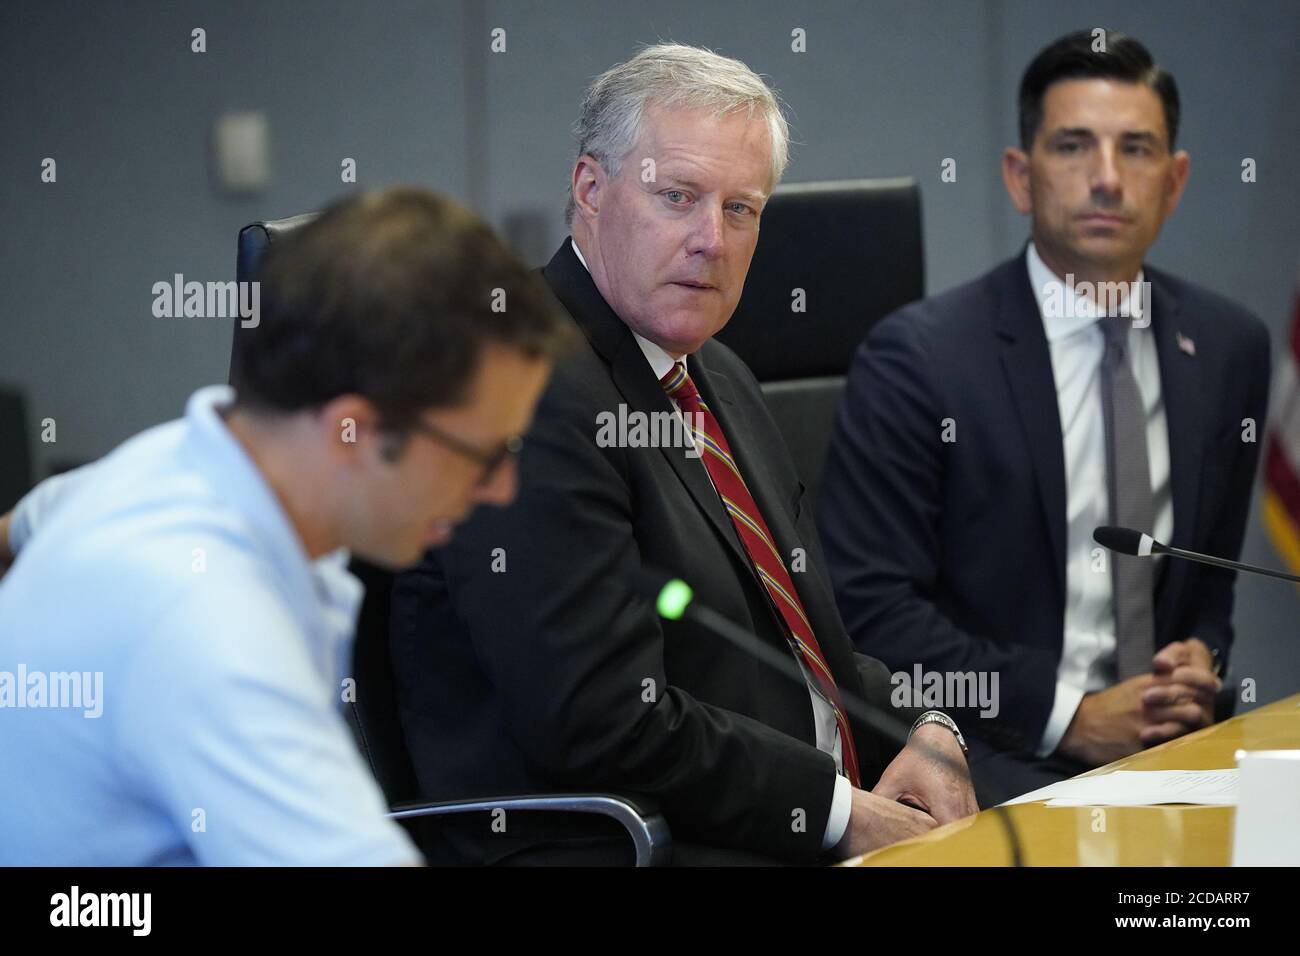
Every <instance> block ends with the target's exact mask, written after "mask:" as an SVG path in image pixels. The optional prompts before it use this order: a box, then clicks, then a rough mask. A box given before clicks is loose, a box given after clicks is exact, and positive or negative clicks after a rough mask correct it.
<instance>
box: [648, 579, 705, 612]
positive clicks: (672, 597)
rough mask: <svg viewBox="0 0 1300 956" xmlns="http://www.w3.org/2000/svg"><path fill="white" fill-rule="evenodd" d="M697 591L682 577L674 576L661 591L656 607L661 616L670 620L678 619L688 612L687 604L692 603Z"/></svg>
mask: <svg viewBox="0 0 1300 956" xmlns="http://www.w3.org/2000/svg"><path fill="white" fill-rule="evenodd" d="M694 597H695V593H694V592H693V591H692V590H691V586H690V585H689V584H687V583H686V582H685V581H683V580H681V579H680V578H673V580H671V581H669V582H668V583H667V584H665V585H664V586H663V590H661V591H660V592H659V600H658V601H657V602H656V603H655V609H656V610H657V611H658V612H659V616H660V617H662V618H666V619H668V620H670V621H677V620H680V619H681V616H682V615H683V614H685V613H686V605H688V604H690V603H691V599H692V598H694Z"/></svg>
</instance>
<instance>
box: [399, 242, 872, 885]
mask: <svg viewBox="0 0 1300 956" xmlns="http://www.w3.org/2000/svg"><path fill="white" fill-rule="evenodd" d="M543 275H544V277H545V279H546V281H547V282H548V283H549V285H550V286H551V288H552V289H553V290H554V292H555V294H556V295H557V296H558V298H559V299H560V301H561V302H562V303H563V305H564V306H565V308H566V309H567V310H568V311H569V313H570V315H572V317H573V319H574V321H575V322H576V323H577V324H578V326H579V327H580V329H581V331H582V333H583V336H582V340H581V342H580V344H579V346H578V348H577V349H576V353H575V354H573V355H571V356H568V357H567V358H566V359H565V360H564V361H562V362H561V363H559V364H558V365H557V368H556V371H555V373H554V376H553V378H552V380H551V382H550V384H549V387H548V388H547V390H546V392H545V393H544V395H543V397H542V400H541V402H540V403H539V406H538V410H537V414H536V418H535V422H534V425H533V427H532V429H531V430H530V432H529V433H528V435H527V436H526V438H525V448H524V452H523V455H522V458H521V463H520V482H519V494H518V498H517V500H516V501H515V503H514V504H513V505H512V506H510V507H508V508H504V509H496V508H483V509H480V510H479V511H478V512H477V513H476V514H475V515H474V517H473V518H472V519H471V520H470V521H469V522H467V523H466V524H465V525H464V526H462V527H461V528H460V529H459V530H458V531H457V534H456V537H455V539H454V541H453V542H452V543H451V544H449V545H448V546H446V547H445V548H443V549H441V550H440V551H437V552H434V553H431V555H430V557H429V558H428V559H427V560H426V561H425V562H424V564H423V565H422V566H420V567H419V568H418V569H417V570H414V571H411V572H408V573H406V574H404V575H402V576H401V577H400V578H399V580H398V582H397V585H396V587H395V588H394V594H393V600H394V607H393V627H394V630H393V660H394V669H395V671H396V677H397V681H398V686H399V695H398V696H399V700H400V704H401V709H402V717H403V724H404V728H405V731H406V735H407V743H408V746H409V748H410V751H411V754H412V757H413V760H414V763H415V768H416V773H417V776H418V778H419V781H420V785H421V789H422V791H423V795H424V796H426V797H429V798H451V797H460V796H465V795H469V794H489V793H516V792H538V791H560V790H567V791H574V790H578V791H590V790H612V791H627V792H633V793H637V794H641V795H645V796H649V797H650V798H651V799H653V800H655V801H656V802H657V803H658V804H659V806H660V807H661V808H662V810H663V811H664V813H665V816H666V817H667V819H668V822H669V825H670V827H671V829H672V831H673V837H674V841H678V840H683V841H684V840H692V841H697V842H701V843H706V844H713V845H718V846H724V847H734V848H739V849H744V850H748V851H751V852H756V853H760V854H764V855H767V856H771V857H777V858H782V859H787V860H793V861H800V860H805V861H811V860H814V859H816V858H817V857H818V855H819V853H820V844H821V840H822V837H823V834H824V831H825V828H826V820H827V814H828V812H829V809H830V804H831V796H832V791H833V787H834V778H835V764H834V761H833V759H832V758H831V757H830V756H829V755H827V754H825V753H823V752H821V751H819V750H818V749H817V748H816V746H815V734H814V729H813V715H812V706H811V702H810V699H809V693H808V689H807V687H806V686H805V685H803V684H802V683H797V682H795V681H793V680H790V679H789V678H787V677H785V676H782V675H781V674H779V673H777V672H776V671H774V670H772V669H770V668H769V667H768V666H766V665H764V664H763V663H761V662H759V661H757V660H755V659H752V658H751V657H749V656H746V654H744V653H743V652H741V651H739V650H737V649H735V648H734V647H733V646H732V645H730V644H728V643H726V642H724V641H722V640H719V639H718V638H716V637H714V636H713V635H711V634H710V633H708V632H706V631H704V630H702V629H700V628H698V627H697V626H696V625H694V624H691V623H689V622H664V621H661V620H659V619H658V618H657V616H656V615H655V613H654V611H653V609H652V607H651V605H650V603H649V602H648V601H647V600H645V599H644V598H641V597H638V596H635V595H634V593H633V592H632V590H630V588H629V579H630V576H631V575H632V573H633V572H635V571H636V570H637V569H639V568H641V567H643V566H650V567H655V568H661V569H665V570H668V571H670V572H672V573H674V574H677V575H679V576H680V577H682V578H683V579H685V580H686V581H687V582H688V583H689V584H690V585H691V586H692V587H693V588H694V590H695V593H696V595H697V600H698V601H700V602H702V603H704V604H706V605H708V606H710V607H712V608H714V609H716V610H717V611H719V612H721V613H722V614H724V615H726V616H727V617H728V618H730V619H731V620H732V621H734V622H736V623H737V624H739V625H741V626H742V627H744V628H746V629H748V630H749V631H751V632H753V633H754V634H756V635H758V636H759V638H760V639H762V640H763V641H764V642H766V643H768V644H770V645H771V646H773V647H777V648H780V649H781V650H782V651H784V652H785V653H789V650H788V645H787V644H786V641H785V638H784V636H783V632H782V630H781V626H780V624H779V622H778V619H777V617H776V612H775V611H774V610H773V609H772V607H771V605H770V603H769V602H768V600H767V598H766V595H765V592H764V591H763V590H762V588H761V587H760V585H759V584H758V583H757V580H756V579H755V577H754V575H753V572H752V571H751V570H750V566H749V564H748V561H747V559H746V557H745V554H744V551H743V547H742V545H741V543H740V541H739V539H738V537H737V536H736V534H735V531H734V529H733V528H732V526H731V523H730V520H729V519H728V517H727V515H726V513H725V511H724V510H723V507H722V504H721V502H720V500H719V499H718V496H717V494H716V492H715V491H714V489H713V486H712V485H711V483H710V481H709V478H708V475H707V473H706V471H705V467H704V464H703V462H702V461H700V460H699V459H697V458H687V457H686V456H685V452H684V449H682V448H646V447H642V448H627V447H600V446H599V444H598V442H597V440H596V435H597V421H598V415H600V414H601V413H602V412H613V413H615V414H617V412H618V409H619V406H620V404H622V405H625V406H626V407H627V409H628V410H629V411H639V412H663V413H669V414H671V413H672V406H671V405H670V404H669V401H668V399H667V397H666V396H665V394H664V391H663V389H662V387H661V386H660V385H659V383H658V381H657V380H656V379H655V376H654V373H653V372H652V371H651V369H650V366H649V363H648V362H647V361H646V359H645V356H644V355H643V354H642V352H641V350H640V348H639V347H638V346H637V344H636V341H635V340H634V339H633V337H632V333H631V331H630V330H629V329H628V328H627V326H626V325H624V324H623V322H622V321H621V320H620V319H619V318H618V317H617V316H616V315H615V314H614V312H613V311H612V310H611V309H610V308H609V306H608V305H607V304H606V303H605V301H604V299H603V298H602V297H601V295H600V293H599V292H598V290H597V289H596V286H595V284H594V283H593V281H592V280H591V277H590V275H589V274H588V273H587V271H586V269H584V267H583V266H582V264H581V263H580V262H579V261H578V259H577V257H576V256H575V255H574V253H573V251H572V249H571V248H570V245H569V242H568V241H567V240H566V241H565V243H564V245H563V246H562V247H561V248H560V250H559V252H557V253H556V255H555V257H554V258H553V259H552V260H551V262H550V264H549V265H547V266H546V268H545V269H544V270H543ZM688 368H689V369H690V372H691V375H692V377H693V378H694V380H695V382H696V383H697V385H698V387H699V388H700V391H701V393H702V394H703V395H704V397H705V400H706V401H707V402H708V404H709V406H710V408H711V409H712V410H713V411H714V413H715V414H716V416H717V418H718V420H719V421H720V423H721V425H722V427H723V429H724V431H725V433H726V435H727V438H728V440H729V442H730V444H731V447H732V449H733V451H734V452H735V455H736V458H737V460H738V463H739V466H740V469H741V472H742V474H743V475H744V477H745V480H746V482H747V483H748V485H749V488H750V490H751V492H752V493H753V495H754V498H755V499H756V501H757V503H758V505H759V508H760V509H761V510H762V513H763V516H764V517H765V518H766V520H767V523H768V525H769V527H770V528H771V531H772V534H773V535H774V537H775V539H776V543H777V546H778V548H779V549H780V551H781V553H782V554H784V555H791V554H792V553H793V552H794V549H795V548H803V549H804V550H805V553H806V558H807V570H806V571H804V572H801V573H794V574H793V575H792V577H793V579H794V581H795V586H796V588H797V590H798V592H799V596H800V598H801V599H802V601H803V604H804V607H805V609H806V611H807V613H808V617H809V619H810V621H811V623H812V626H813V629H814V631H815V633H816V634H817V637H818V639H819V642H820V644H821V646H822V649H823V651H824V653H825V656H826V658H827V662H828V663H829V665H830V667H831V670H832V672H833V673H834V675H835V677H836V680H837V682H838V683H839V685H840V686H841V688H844V689H845V690H847V691H849V692H851V693H859V694H861V693H863V683H862V679H861V678H860V675H859V671H858V661H857V660H855V655H854V652H853V647H852V645H851V643H850V642H849V639H848V636H847V634H846V633H845V631H844V628H843V625H842V623H841V621H840V618H839V614H838V612H837V610H836V607H835V602H834V597H833V595H832V592H831V587H830V581H829V578H828V577H827V576H826V574H825V565H824V563H823V559H822V555H821V551H820V546H819V544H818V541H817V535H816V530H815V527H814V520H813V515H812V514H811V509H810V508H808V507H807V506H805V504H804V503H803V500H802V498H803V486H802V485H801V484H800V482H799V480H798V478H797V476H796V473H795V468H794V465H793V463H792V462H791V461H790V460H789V456H788V453H787V451H786V448H785V446H784V444H783V442H782V439H781V437H780V435H779V433H778V431H777V428H776V425H775V424H774V423H773V421H772V419H771V417H770V416H769V414H768V412H767V409H766V407H765V405H764V404H763V399H762V396H761V393H760V391H759V388H758V384H757V382H756V381H755V379H754V377H753V375H752V374H751V373H750V371H749V370H748V368H746V366H745V365H744V364H743V363H742V362H741V361H740V360H739V359H738V358H737V357H736V356H735V354H734V353H732V352H731V351H730V350H729V349H727V348H726V347H725V346H723V345H721V344H720V343H717V342H713V341H710V342H708V343H706V344H705V345H704V347H703V348H701V349H700V350H699V352H698V353H696V354H695V355H692V356H691V357H690V358H689V360H688ZM497 549H500V550H499V551H498V550H497ZM494 555H495V556H496V557H497V558H499V559H501V560H504V561H505V570H504V571H494V570H493V561H494ZM788 563H789V562H788ZM498 567H500V565H499V563H498ZM863 665H864V668H865V670H866V672H867V674H868V675H869V676H870V677H871V680H872V681H874V684H875V686H874V688H873V689H872V691H871V696H872V698H873V699H874V700H875V701H876V702H877V703H879V704H881V705H887V704H888V698H889V678H888V673H887V672H886V671H885V670H884V668H883V666H882V665H880V664H879V662H874V661H865V662H863ZM854 731H855V736H856V739H857V745H858V752H859V756H860V761H861V767H862V771H863V777H864V779H865V781H866V786H868V787H870V786H871V785H873V784H874V782H875V780H876V778H877V777H878V776H879V774H880V772H881V771H882V770H883V768H884V766H885V765H886V763H887V762H888V760H889V759H890V758H892V756H893V755H894V753H895V752H896V749H897V748H896V747H895V746H893V745H891V744H889V743H887V742H886V741H884V740H882V739H881V738H880V737H879V736H878V735H877V734H875V733H873V732H872V731H871V730H869V729H868V728H867V727H865V726H859V725H855V726H854ZM476 825H477V826H478V833H477V835H476V834H467V833H465V832H463V831H464V829H465V828H463V827H462V828H460V830H457V831H447V830H445V828H442V827H440V830H443V831H444V832H446V833H447V834H448V839H450V840H451V841H452V842H454V843H455V844H456V851H457V852H458V853H459V854H461V855H462V856H463V857H468V858H479V859H485V860H489V861H491V860H497V859H501V858H503V857H505V856H507V855H508V854H510V853H514V852H517V851H519V850H521V849H527V848H528V847H529V846H530V845H532V844H534V843H535V842H536V841H538V840H546V839H549V838H551V837H555V836H556V835H557V834H562V835H564V836H566V837H573V838H577V837H575V835H574V830H575V825H574V824H573V823H572V821H569V822H568V823H567V824H565V825H564V826H563V827H561V826H559V825H558V824H556V823H547V824H546V826H545V827H539V826H536V825H533V824H531V823H527V822H523V821H521V822H520V825H521V826H524V827H527V829H526V830H520V831H518V832H517V833H515V832H511V831H510V828H509V827H508V828H507V831H508V832H507V833H506V834H491V833H489V832H488V831H487V827H486V825H485V824H482V823H479V824H476Z"/></svg>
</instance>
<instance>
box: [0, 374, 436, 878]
mask: <svg viewBox="0 0 1300 956" xmlns="http://www.w3.org/2000/svg"><path fill="white" fill-rule="evenodd" d="M232 397H233V393H232V392H231V391H230V389H228V388H226V387H224V386H213V387H210V388H205V389H201V390H200V391H198V392H196V393H195V394H194V395H193V396H192V397H191V399H190V401H189V404H188V406H187V408H186V414H185V417H184V418H183V419H181V420H179V421H174V422H169V423H167V424H164V425H159V426H157V427H155V428H152V429H149V430H148V431H145V432H143V433H141V434H140V435H137V436H136V437H134V438H132V439H130V440H129V441H127V442H125V443H124V444H123V445H121V446H120V447H119V448H117V449H116V450H115V451H114V452H112V453H111V454H110V455H108V456H107V457H105V458H104V459H102V460H100V461H98V462H96V463H94V464H92V465H89V466H87V467H85V468H83V469H80V470H78V471H77V472H74V473H71V474H69V475H68V476H64V477H63V478H62V479H61V480H52V481H51V482H47V483H45V484H43V485H41V486H39V487H38V488H37V489H36V490H34V491H33V492H32V493H31V494H30V495H29V496H28V497H27V498H25V499H24V500H23V501H22V502H20V503H19V506H18V507H17V509H15V514H14V519H13V526H12V528H11V532H10V538H11V541H12V543H13V545H14V546H15V550H18V551H19V556H18V559H17V561H16V562H15V564H14V566H13V568H12V569H11V570H10V572H9V574H8V575H6V576H5V578H4V579H3V580H2V581H0V766H2V767H3V768H4V779H3V782H0V864H4V865H14V864H37V865H42V864H44V865H52V864H73V865H142V864H194V863H200V864H217V865H244V864H281V865H284V864H287V865H296V864H304V865H316V864H320V865H331V864H359V865H380V864H397V863H413V862H418V861H419V854H418V853H417V851H416V850H415V848H414V846H413V845H412V843H411V841H410V839H409V838H408V837H407V835H406V833H405V832H404V831H403V830H402V829H401V828H400V827H399V826H398V825H397V824H396V823H394V822H393V821H391V820H389V819H388V818H387V817H386V812H387V808H386V806H385V802H384V799H383V796H382V794H381V793H380V791H379V788H378V786H377V784H376V783H375V781H374V778H373V776H372V775H371V773H370V771H369V769H368V768H367V767H366V765H365V763H364V762H363V760H362V758H361V755H360V753H359V752H358V750H357V748H356V745H355V743H354V742H353V739H352V736H351V733H350V731H349V730H348V727H347V724H346V722H345V721H344V719H343V716H342V713H341V701H342V699H343V691H342V688H343V686H344V684H343V682H344V680H345V679H346V678H347V676H348V672H349V670H350V667H351V650H352V639H353V634H354V628H355V623H356V615H357V611H358V609H359V605H360V601H361V596H362V588H361V584H360V582H359V581H357V580H356V579H355V578H354V577H353V576H352V575H351V574H349V573H348V572H347V570H346V567H345V564H346V557H347V556H346V554H343V553H339V554H337V555H333V556H330V557H329V558H326V559H322V560H320V561H317V562H311V561H310V560H309V559H308V556H307V554H306V552H305V551H304V549H303V546H302V543H301V540H300V539H299V538H298V536H297V534H296V532H295V531H294V529H293V527H292V525H291V524H290V522H289V520H288V518H287V516H286V515H285V513H284V511H283V509H282V508H281V506H280V504H279V501H278V500H277V499H276V497H275V495H274V494H273V493H272V491H271V489H270V488H269V486H268V485H267V484H266V482H265V481H264V480H263V478H262V476H261V473H260V472H259V471H258V470H257V468H256V467H255V466H254V464H253V462H252V461H251V459H250V458H249V457H248V455H247V454H246V453H245V452H244V450H243V448H242V447H241V446H240V445H239V443H238V442H237V441H236V440H235V439H234V437H233V436H232V435H231V433H230V432H229V430H228V429H227V428H226V426H225V424H224V422H223V421H222V419H221V416H220V414H219V413H218V409H219V407H220V406H221V405H223V404H225V403H228V402H229V401H230V400H231V398H232ZM303 480H304V481H309V480H311V478H310V476H304V478H303ZM34 529H35V530H36V531H37V533H35V534H33V530H34Z"/></svg>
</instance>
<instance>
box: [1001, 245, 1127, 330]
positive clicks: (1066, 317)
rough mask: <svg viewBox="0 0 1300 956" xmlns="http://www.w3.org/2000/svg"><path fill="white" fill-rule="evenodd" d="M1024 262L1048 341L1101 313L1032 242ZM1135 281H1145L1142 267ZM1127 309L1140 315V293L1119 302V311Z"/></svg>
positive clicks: (1122, 311)
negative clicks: (1133, 298)
mask: <svg viewBox="0 0 1300 956" xmlns="http://www.w3.org/2000/svg"><path fill="white" fill-rule="evenodd" d="M1025 265H1026V267H1027V268H1028V270H1029V285H1030V287H1031V288H1032V289H1033V290H1034V300H1035V301H1036V302H1037V303H1038V313H1039V315H1040V316H1041V317H1042V319H1043V330H1044V331H1045V332H1046V333H1047V341H1049V342H1056V341H1058V340H1060V339H1064V338H1067V337H1069V336H1071V335H1073V334H1074V333H1076V332H1078V331H1080V330H1081V329H1084V328H1087V327H1088V326H1090V325H1092V324H1093V323H1094V322H1096V321H1097V319H1098V318H1099V317H1100V312H1099V310H1098V308H1097V303H1096V302H1095V301H1094V300H1093V299H1092V298H1090V297H1089V296H1087V295H1085V294H1084V293H1082V292H1080V291H1079V290H1078V289H1077V288H1075V289H1071V288H1070V287H1069V286H1067V285H1066V284H1065V283H1064V282H1063V281H1062V280H1061V278H1060V277H1059V276H1058V275H1057V274H1056V273H1055V272H1053V271H1052V270H1051V269H1050V268H1049V267H1048V265H1047V263H1045V262H1044V261H1043V257H1042V256H1040V255H1039V254H1038V250H1037V249H1036V248H1035V247H1034V244H1033V243H1032V242H1030V243H1029V247H1028V249H1027V250H1026V251H1025ZM1134 281H1135V282H1138V283H1141V282H1143V281H1145V275H1144V273H1143V270H1141V269H1139V270H1138V274H1137V277H1136V278H1135V279H1134ZM1071 299H1072V300H1073V301H1071ZM1066 303H1069V305H1070V308H1068V309H1063V308H1061V306H1062V305H1064V304H1066ZM1130 310H1131V311H1132V312H1133V313H1134V314H1135V315H1136V316H1137V317H1140V316H1141V314H1142V302H1141V298H1140V297H1139V298H1138V299H1136V300H1132V299H1131V297H1130V298H1126V299H1125V300H1124V301H1123V302H1122V303H1121V305H1120V309H1119V311H1120V314H1121V315H1129V314H1130ZM1135 327H1136V328H1144V327H1145V326H1135Z"/></svg>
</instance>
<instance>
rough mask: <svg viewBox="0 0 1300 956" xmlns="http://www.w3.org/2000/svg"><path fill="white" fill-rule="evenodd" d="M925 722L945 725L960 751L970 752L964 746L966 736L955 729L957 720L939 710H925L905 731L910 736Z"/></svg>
mask: <svg viewBox="0 0 1300 956" xmlns="http://www.w3.org/2000/svg"><path fill="white" fill-rule="evenodd" d="M925 724H939V725H940V726H941V727H947V728H948V729H949V730H951V731H952V735H953V736H954V737H956V738H957V744H958V746H960V747H961V752H962V753H970V751H969V750H968V749H967V747H966V738H965V737H963V736H962V735H961V731H960V730H958V729H957V722H956V721H955V720H953V719H952V718H951V717H949V716H948V715H947V714H945V713H944V712H943V711H941V710H927V711H926V712H925V713H924V714H922V715H921V716H920V717H918V718H916V723H914V724H912V729H911V730H909V731H908V732H907V736H908V737H909V738H910V737H911V736H912V734H914V733H916V731H917V730H918V729H919V728H920V727H922V726H924V725H925Z"/></svg>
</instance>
